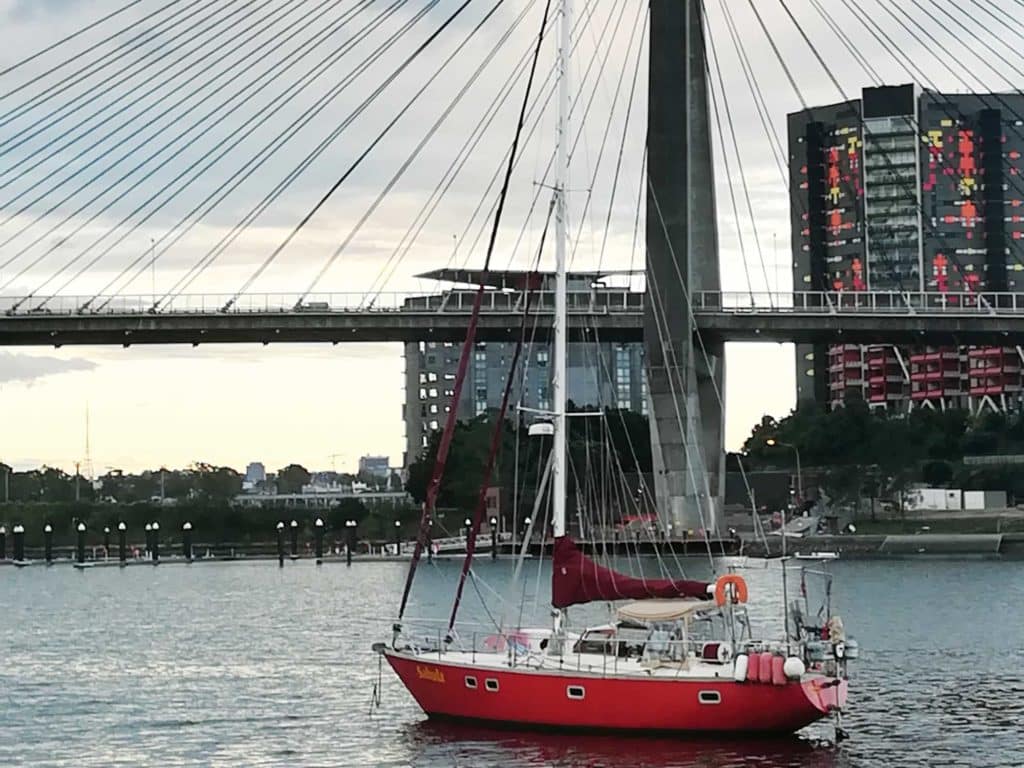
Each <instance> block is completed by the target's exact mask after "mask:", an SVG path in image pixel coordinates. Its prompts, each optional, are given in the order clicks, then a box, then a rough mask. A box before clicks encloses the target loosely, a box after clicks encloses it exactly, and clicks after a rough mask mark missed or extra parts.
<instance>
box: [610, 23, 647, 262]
mask: <svg viewBox="0 0 1024 768" xmlns="http://www.w3.org/2000/svg"><path fill="white" fill-rule="evenodd" d="M650 16H651V9H650V7H647V8H645V9H644V17H643V20H642V21H641V32H640V42H639V44H638V45H637V49H636V61H635V63H634V65H633V77H632V79H631V81H630V85H629V96H628V97H627V98H626V114H625V118H624V120H623V125H622V134H621V135H620V137H619V152H618V156H617V157H616V159H615V171H614V172H613V174H612V183H611V194H610V195H609V196H608V209H607V211H606V213H605V218H604V234H603V236H602V238H601V249H600V251H599V252H598V253H599V255H598V260H597V271H598V272H600V271H601V270H602V269H603V265H604V256H605V252H606V250H607V248H608V233H609V232H610V231H611V227H612V212H613V211H614V209H615V198H616V195H617V193H618V190H619V177H620V174H621V173H622V160H623V157H624V156H625V153H626V139H627V138H628V137H629V124H630V121H631V119H632V117H633V107H634V102H635V97H636V90H637V88H636V86H637V82H638V80H639V76H640V64H641V62H642V61H643V53H644V41H645V40H646V39H647V29H648V27H649V26H650ZM631 42H632V41H631ZM628 59H629V53H628V51H627V54H626V60H627V63H628ZM622 71H623V72H625V71H626V70H625V67H624V68H623V70H622ZM621 83H622V79H621V77H620V79H619V84H620V85H621ZM617 91H618V86H616V92H617ZM641 163H642V161H641ZM640 186H641V188H643V184H641V185H640Z"/></svg>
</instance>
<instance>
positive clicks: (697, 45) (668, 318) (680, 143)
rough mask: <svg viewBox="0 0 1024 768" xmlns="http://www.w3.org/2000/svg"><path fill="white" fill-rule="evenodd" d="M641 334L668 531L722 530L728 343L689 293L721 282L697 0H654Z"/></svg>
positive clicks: (658, 492)
mask: <svg viewBox="0 0 1024 768" xmlns="http://www.w3.org/2000/svg"><path fill="white" fill-rule="evenodd" d="M650 3H651V6H650V7H651V14H650V70H649V71H650V74H649V85H648V124H647V169H648V170H647V181H648V184H647V225H646V226H647V232H646V238H647V267H646V277H647V301H646V302H645V307H646V309H645V316H644V336H645V346H646V354H647V378H648V397H649V401H648V402H649V406H650V407H649V409H648V411H649V413H650V417H651V441H652V448H653V451H652V453H653V456H654V475H655V493H656V495H657V501H658V510H659V514H660V515H661V516H662V522H663V523H671V524H672V526H673V530H674V531H676V532H679V531H681V530H697V529H701V528H704V529H707V530H717V529H718V527H719V521H720V518H721V512H722V506H723V501H724V497H725V466H724V465H725V450H724V440H723V423H724V418H725V413H724V405H723V404H722V399H723V398H724V389H723V384H724V379H725V356H724V345H723V344H722V343H720V342H717V343H710V342H708V343H703V344H702V343H697V342H695V340H694V319H693V314H692V311H691V305H690V299H689V297H690V296H691V295H694V294H696V293H697V292H699V291H718V290H720V282H721V281H720V277H719V267H718V235H717V230H716V218H715V184H714V161H713V157H712V151H711V125H710V113H709V103H708V83H707V77H706V73H707V55H706V47H705V41H704V29H703V11H702V3H701V0H650Z"/></svg>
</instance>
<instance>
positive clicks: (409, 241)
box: [363, 0, 592, 306]
mask: <svg viewBox="0 0 1024 768" xmlns="http://www.w3.org/2000/svg"><path fill="white" fill-rule="evenodd" d="M591 8H592V4H591V0H588V2H587V3H586V5H585V6H584V9H583V12H582V13H581V14H578V15H577V16H576V17H575V18H574V23H573V30H572V33H573V38H574V42H573V43H572V45H573V46H574V50H575V46H576V45H577V44H578V43H579V37H578V36H577V33H578V32H579V30H581V29H582V27H583V24H584V23H585V21H586V17H587V11H588V10H590V9H591ZM549 23H553V22H549ZM531 49H532V45H531V47H530V49H527V51H526V53H525V54H524V56H523V59H522V60H521V62H520V67H524V66H525V64H526V63H527V62H528V61H529V59H530V53H531ZM556 72H557V67H555V66H552V68H551V69H550V70H549V72H548V74H547V76H546V77H545V79H544V82H543V83H542V84H541V86H540V88H539V89H538V90H539V91H540V93H538V94H537V95H536V96H535V97H534V100H533V103H532V104H531V106H530V109H529V112H528V117H530V116H532V115H533V113H534V111H535V110H536V109H537V108H538V107H539V109H540V111H539V112H538V113H537V117H536V119H535V120H534V121H533V123H532V124H531V126H530V129H529V130H528V131H527V135H526V139H525V140H524V142H523V143H524V145H527V144H529V142H530V140H531V139H532V138H533V135H534V132H535V131H536V129H537V127H538V125H539V124H540V121H541V119H542V118H543V115H544V109H545V107H546V106H547V104H548V103H549V102H550V100H551V98H552V96H553V94H554V93H555V90H556V89H555V87H554V86H553V85H552V86H551V87H550V88H548V85H549V83H551V81H552V78H553V77H554V75H555V73H556ZM543 93H546V94H547V96H546V97H544V98H542V97H541V94H543ZM504 100H505V98H504V97H503V98H502V102H504ZM492 104H493V102H492ZM499 106H500V105H499ZM497 114H498V112H497V109H494V110H493V111H492V112H491V115H490V117H489V118H488V119H487V123H486V125H484V126H483V129H481V131H480V132H479V133H478V134H477V137H476V139H474V140H473V142H472V144H471V145H469V147H468V150H467V152H466V153H465V154H464V155H463V156H462V159H461V160H459V159H457V161H456V162H457V164H456V162H453V166H454V170H453V172H452V174H451V175H450V176H449V177H448V180H447V181H445V182H444V183H443V186H442V185H441V184H439V185H438V187H437V188H435V193H437V192H438V189H440V194H439V196H438V197H436V198H434V200H433V202H430V200H429V199H428V201H427V203H426V204H424V207H423V208H422V209H421V210H420V213H419V214H417V217H416V219H414V221H413V225H415V232H414V233H412V234H411V236H410V233H411V232H412V229H413V225H410V227H409V229H407V230H406V233H405V234H404V235H403V237H402V239H401V240H400V241H399V246H398V247H397V248H396V249H395V251H394V252H392V255H391V256H390V257H389V262H390V261H391V260H392V259H393V258H394V257H395V254H397V253H398V252H399V251H401V254H400V255H399V256H398V258H397V260H395V261H394V262H393V263H392V264H391V266H390V267H388V266H387V265H386V266H385V269H382V270H381V272H380V273H379V274H378V276H377V278H376V279H375V280H374V284H373V286H371V288H370V290H369V291H368V292H367V294H366V295H365V296H364V297H363V302H364V304H366V305H367V306H372V305H373V304H374V302H375V301H376V300H377V298H379V296H380V294H381V293H382V292H383V290H384V287H385V286H386V283H387V282H388V281H389V280H390V279H391V277H392V276H393V275H394V273H395V271H396V270H397V269H398V266H399V265H400V264H401V263H402V261H403V260H404V258H405V256H406V255H407V254H408V252H409V250H410V249H411V248H412V246H413V244H414V243H415V242H416V241H417V239H418V238H419V236H420V233H421V232H422V231H423V228H424V227H425V226H426V224H427V222H428V220H429V219H430V217H431V216H432V215H433V213H434V211H436V209H437V206H438V204H439V203H440V202H441V198H442V197H443V195H444V194H445V193H447V191H448V189H449V188H450V187H451V185H452V183H453V182H454V181H455V178H456V177H457V175H458V174H459V173H460V172H461V171H462V169H463V168H464V167H465V164H466V162H467V161H468V159H469V153H471V152H472V151H473V150H474V149H475V148H476V146H477V144H479V142H480V140H481V139H482V138H483V135H484V134H483V130H484V129H486V128H487V127H489V126H490V124H491V123H492V122H493V120H494V118H495V117H496V116H497ZM507 159H508V150H506V152H505V154H504V155H503V156H502V157H501V159H500V161H499V163H498V166H497V168H496V169H495V172H494V174H493V175H492V177H491V181H490V183H489V184H488V186H487V191H486V192H485V194H484V195H483V196H482V197H481V199H480V202H479V203H478V205H477V209H476V210H477V211H479V209H480V208H481V207H482V206H483V203H484V202H485V201H486V199H488V198H489V196H490V190H491V188H492V187H493V186H494V184H495V183H497V180H498V178H499V177H500V174H501V170H502V167H503V166H504V164H505V162H506V161H507ZM518 165H519V161H518V160H516V167H518ZM450 169H452V166H450ZM428 205H429V208H428ZM492 210H493V209H492ZM424 212H425V213H424ZM421 217H422V218H421ZM472 218H474V219H475V214H474V216H473V217H472ZM471 220H472V219H471ZM417 221H418V222H419V223H418V224H417ZM467 229H468V227H467ZM464 235H465V233H464ZM453 257H454V254H453ZM378 283H379V284H380V287H379V288H376V290H374V288H375V287H376V286H377V284H378ZM370 294H372V297H371V298H369V301H368V302H367V297H369V296H370Z"/></svg>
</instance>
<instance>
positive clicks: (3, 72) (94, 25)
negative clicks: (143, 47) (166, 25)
mask: <svg viewBox="0 0 1024 768" xmlns="http://www.w3.org/2000/svg"><path fill="white" fill-rule="evenodd" d="M180 1H181V0H171V2H169V3H167V5H165V6H163V7H162V8H158V9H157V10H155V11H153V12H152V13H150V14H149V16H146V17H144V18H142V19H140V20H139V21H137V22H132V23H131V24H129V25H128V26H127V27H122V28H121V29H119V30H118V31H117V32H114V33H113V34H112V35H109V36H108V37H106V38H104V39H103V40H100V41H99V42H98V43H95V44H94V47H97V46H102V45H105V44H106V43H109V42H110V41H111V40H113V39H114V38H115V37H118V36H119V35H123V34H124V33H125V32H127V31H128V30H129V29H132V28H133V27H136V26H138V25H139V24H141V23H143V22H145V21H147V20H148V19H149V18H150V17H152V16H155V15H156V14H158V13H161V12H162V11H164V10H165V9H167V8H169V7H170V6H172V5H174V4H175V3H177V2H180ZM141 2H142V0H129V2H128V4H127V5H123V6H121V7H120V8H118V9H117V10H116V11H111V12H110V13H108V14H107V15H106V16H103V17H102V18H99V19H97V20H96V21H94V22H91V23H90V24H87V25H85V26H84V27H81V28H80V29H79V30H78V31H76V32H72V33H71V34H70V35H68V36H67V37H63V38H61V39H60V40H58V41H57V42H55V43H52V44H50V45H48V46H46V47H45V48H42V49H40V50H38V51H36V52H35V53H33V54H32V55H30V56H26V57H25V58H24V59H22V60H21V61H18V62H15V63H14V64H11V65H9V66H7V67H5V68H4V69H0V77H3V76H4V75H7V74H10V73H11V72H13V71H14V70H16V69H20V68H21V67H23V66H25V65H26V64H29V63H30V62H33V61H35V60H36V59H38V58H39V57H41V56H44V55H46V54H47V53H50V52H51V51H54V50H56V49H57V48H59V47H60V46H62V45H64V44H66V43H69V42H71V41H72V40H74V39H75V38H76V37H81V36H82V35H84V34H85V33H86V32H91V31H92V30H94V29H96V28H97V27H99V26H101V25H103V24H104V23H106V22H108V21H110V20H111V19H113V18H114V17H115V16H120V15H121V14H122V13H124V12H125V11H128V10H130V9H131V8H133V7H134V6H136V5H138V4H139V3H141ZM83 53H89V51H88V50H86V51H84V52H83ZM81 55H82V54H81V53H79V54H76V57H77V56H81ZM71 61H72V59H66V60H65V61H64V62H63V63H61V64H60V65H59V67H58V69H59V68H60V67H65V66H67V65H68V64H70V63H71ZM47 74H50V73H44V74H42V75H39V77H45V76H46V75H47ZM6 95H7V94H0V99H2V98H4V96H6Z"/></svg>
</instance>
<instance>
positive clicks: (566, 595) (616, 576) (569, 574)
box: [551, 536, 708, 608]
mask: <svg viewBox="0 0 1024 768" xmlns="http://www.w3.org/2000/svg"><path fill="white" fill-rule="evenodd" d="M707 596H708V584H707V582H704V581H674V580H672V579H637V578H634V577H633V576H626V575H625V574H622V573H616V572H615V571H613V570H612V569H611V568H605V567H604V566H603V565H598V564H597V563H595V562H594V561H593V560H591V559H590V558H589V557H587V556H586V555H584V554H583V553H582V552H580V550H579V548H578V547H577V546H576V542H575V541H573V540H572V539H571V538H569V537H568V536H563V537H561V538H559V539H556V540H555V552H554V555H553V569H552V574H551V604H552V605H553V606H554V607H555V608H568V607H569V606H570V605H578V604H580V603H589V602H593V601H594V600H643V599H645V598H650V597H661V598H671V597H700V598H707Z"/></svg>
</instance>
